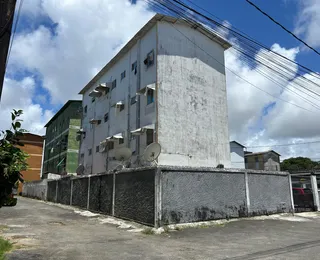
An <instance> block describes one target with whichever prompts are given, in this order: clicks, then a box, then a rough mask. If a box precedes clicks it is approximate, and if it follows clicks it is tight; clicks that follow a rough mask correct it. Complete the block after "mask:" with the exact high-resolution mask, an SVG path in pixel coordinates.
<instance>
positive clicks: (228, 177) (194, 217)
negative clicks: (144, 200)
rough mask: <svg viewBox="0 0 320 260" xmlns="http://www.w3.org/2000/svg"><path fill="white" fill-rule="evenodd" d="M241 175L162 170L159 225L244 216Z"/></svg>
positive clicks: (243, 183)
mask: <svg viewBox="0 0 320 260" xmlns="http://www.w3.org/2000/svg"><path fill="white" fill-rule="evenodd" d="M244 177H245V176H244V173H241V172H235V173H233V172H228V173H224V172H204V171H201V170H199V171H197V172H191V171H163V172H162V191H161V194H162V224H164V225H165V224H171V223H186V222H195V221H204V220H212V219H222V218H232V217H234V218H235V217H242V216H245V215H246V194H245V178H244Z"/></svg>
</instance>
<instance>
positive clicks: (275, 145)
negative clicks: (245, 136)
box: [246, 140, 320, 148]
mask: <svg viewBox="0 0 320 260" xmlns="http://www.w3.org/2000/svg"><path fill="white" fill-rule="evenodd" d="M315 143H320V140H319V141H312V142H300V143H292V144H274V145H257V146H246V148H261V147H278V146H294V145H302V144H315Z"/></svg>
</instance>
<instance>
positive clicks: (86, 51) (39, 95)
mask: <svg viewBox="0 0 320 260" xmlns="http://www.w3.org/2000/svg"><path fill="white" fill-rule="evenodd" d="M19 1H20V0H17V6H19ZM252 1H253V2H254V3H255V4H257V5H258V6H260V7H261V8H262V9H263V10H264V11H266V12H267V13H269V14H270V15H271V16H273V17H274V18H276V20H278V21H279V22H281V24H283V25H284V26H286V27H287V28H288V29H290V30H291V31H292V32H294V33H296V34H297V35H298V36H299V37H301V38H302V39H303V40H305V41H306V42H308V44H310V45H311V46H313V47H314V48H316V49H318V50H320V34H319V33H318V28H319V26H320V0H268V1H263V0H252ZM132 2H133V3H131V2H130V1H128V0H45V1H42V0H32V1H28V0H25V1H24V2H23V5H22V8H21V13H20V17H19V21H18V24H17V30H16V34H15V38H14V41H13V45H12V50H11V53H10V59H9V64H8V67H7V72H6V76H5V81H4V90H3V95H2V99H1V103H0V118H1V120H0V129H6V128H7V127H8V126H9V125H10V112H11V110H12V109H13V108H15V109H23V110H24V115H23V120H24V122H23V127H24V128H25V129H27V130H28V131H30V132H32V133H38V134H45V128H44V125H45V124H46V122H48V121H49V120H50V118H51V117H52V116H53V115H54V114H55V112H56V111H58V110H59V108H61V106H62V105H63V104H64V103H65V102H66V101H67V100H68V99H80V98H81V96H79V95H78V92H79V91H80V90H81V89H82V88H83V87H84V86H85V85H86V84H87V83H88V82H89V81H90V79H91V78H92V77H93V76H94V75H95V74H96V73H97V72H98V71H99V70H100V69H101V68H102V67H103V66H104V65H105V64H107V63H108V61H109V60H110V59H111V58H112V57H113V56H114V55H115V54H116V53H117V52H118V51H119V50H120V49H121V47H123V46H124V44H125V43H126V42H127V41H128V40H129V39H130V38H131V37H132V36H133V35H134V34H135V33H136V32H137V31H138V30H139V29H140V28H141V27H142V26H143V25H144V24H145V23H146V22H147V21H148V20H149V19H150V18H151V17H152V16H153V15H154V13H155V10H153V9H152V8H150V6H147V5H146V4H145V2H144V1H142V0H137V1H132ZM184 2H185V3H186V4H191V3H192V2H193V3H196V4H197V5H198V6H199V7H201V8H203V9H205V10H206V11H207V12H209V13H210V15H214V16H215V17H217V19H220V20H221V21H224V22H225V24H228V25H229V26H231V27H235V28H237V29H240V30H241V31H242V32H244V33H246V34H248V35H249V36H250V37H252V38H254V39H256V40H257V41H259V42H261V43H263V44H264V45H266V46H268V47H269V48H271V49H272V50H273V51H276V52H278V53H280V54H282V55H284V56H286V57H288V58H290V59H292V60H294V61H296V62H298V63H301V64H303V65H305V66H307V67H309V68H311V69H312V70H313V71H316V72H319V71H320V62H319V61H320V56H319V55H317V54H316V53H314V52H312V51H310V50H309V49H308V48H306V47H305V46H303V45H302V44H301V43H300V42H299V41H297V40H296V39H294V38H293V37H292V36H291V35H289V34H288V33H286V32H285V31H283V30H282V29H281V28H280V27H278V26H277V25H275V24H274V23H272V22H271V21H270V20H269V19H267V18H266V17H265V16H263V15H262V14H261V13H259V12H258V11H257V10H256V9H255V8H253V7H252V6H251V5H249V4H248V3H247V2H246V1H245V0H196V2H195V0H184ZM195 8H196V9H198V7H195ZM198 10H199V9H198ZM207 14H208V13H207ZM225 61H226V67H228V68H230V69H231V70H232V71H234V72H236V74H237V75H240V76H241V77H243V78H245V79H246V80H247V81H249V82H251V83H253V84H255V85H256V86H259V87H261V88H262V89H265V90H267V91H268V92H270V93H272V94H274V95H276V96H277V97H279V98H280V99H284V100H287V101H290V102H291V103H294V104H297V105H299V106H302V107H305V108H309V106H310V105H309V104H307V103H305V102H304V101H303V100H301V99H299V98H298V97H297V96H294V95H292V94H291V93H290V92H289V91H279V89H278V88H277V87H276V86H274V84H272V82H270V81H269V80H268V79H266V78H265V77H263V76H261V75H260V74H258V73H257V71H256V70H257V68H250V67H248V66H247V65H246V64H245V63H243V62H242V61H241V59H239V56H238V54H237V53H236V52H234V51H232V50H227V51H226V52H225ZM305 76H306V77H309V78H310V79H312V80H314V78H313V76H312V75H305ZM292 80H293V81H294V80H298V79H296V78H293V79H292ZM226 81H227V93H228V109H229V135H230V140H236V141H238V142H240V143H242V144H244V145H246V146H247V147H248V148H247V149H248V150H249V151H264V150H268V149H274V150H275V151H277V152H279V153H280V154H281V155H282V157H281V158H282V159H285V158H288V157H296V156H306V157H310V158H312V159H314V160H320V142H319V143H312V144H304V145H290V146H273V145H278V144H296V143H300V142H316V141H318V140H320V131H319V130H320V120H319V114H320V111H319V112H318V110H315V109H313V111H314V110H315V112H313V113H310V112H308V111H305V110H302V109H300V108H299V107H296V106H293V105H290V104H288V103H285V102H282V101H281V100H279V99H277V98H273V97H271V96H268V95H266V94H265V93H263V92H261V91H259V90H258V89H255V88H253V87H252V86H250V84H248V83H247V82H245V81H243V80H241V79H240V78H238V77H236V76H235V75H234V74H232V73H230V72H229V71H228V70H227V71H226ZM287 83H289V82H287ZM318 83H319V85H320V82H318ZM289 88H290V87H289ZM313 90H314V91H315V92H317V93H320V90H319V89H318V88H317V87H314V89H313ZM253 146H261V147H257V148H254V147H253Z"/></svg>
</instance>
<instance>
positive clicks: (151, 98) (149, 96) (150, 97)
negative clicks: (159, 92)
mask: <svg viewBox="0 0 320 260" xmlns="http://www.w3.org/2000/svg"><path fill="white" fill-rule="evenodd" d="M150 93H151V94H150ZM152 103H154V90H153V89H150V88H149V89H147V105H150V104H152Z"/></svg>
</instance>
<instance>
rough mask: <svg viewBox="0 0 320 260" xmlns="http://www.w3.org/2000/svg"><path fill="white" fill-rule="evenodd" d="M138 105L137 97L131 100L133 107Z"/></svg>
mask: <svg viewBox="0 0 320 260" xmlns="http://www.w3.org/2000/svg"><path fill="white" fill-rule="evenodd" d="M135 103H137V96H134V97H132V98H131V105H133V104H135Z"/></svg>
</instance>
